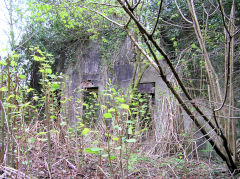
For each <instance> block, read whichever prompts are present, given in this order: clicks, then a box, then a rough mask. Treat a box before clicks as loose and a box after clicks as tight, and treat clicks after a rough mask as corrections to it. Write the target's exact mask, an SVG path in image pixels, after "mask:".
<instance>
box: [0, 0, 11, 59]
mask: <svg viewBox="0 0 240 179" xmlns="http://www.w3.org/2000/svg"><path fill="white" fill-rule="evenodd" d="M8 27H9V25H8V12H7V9H6V6H5V3H4V0H0V55H1V56H4V55H5V54H6V52H3V51H2V49H4V48H7V46H8V33H9V30H8V29H9V28H8Z"/></svg>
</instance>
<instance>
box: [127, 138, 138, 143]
mask: <svg viewBox="0 0 240 179" xmlns="http://www.w3.org/2000/svg"><path fill="white" fill-rule="evenodd" d="M126 141H127V142H128V143H133V142H136V139H127V140H126Z"/></svg>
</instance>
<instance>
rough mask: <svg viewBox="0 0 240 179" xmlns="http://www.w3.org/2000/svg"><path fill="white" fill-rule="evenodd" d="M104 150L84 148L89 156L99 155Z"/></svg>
mask: <svg viewBox="0 0 240 179" xmlns="http://www.w3.org/2000/svg"><path fill="white" fill-rule="evenodd" d="M102 150H104V148H86V149H85V151H86V152H87V153H90V154H99V153H100V151H102Z"/></svg>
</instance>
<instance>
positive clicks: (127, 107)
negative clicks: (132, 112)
mask: <svg viewBox="0 0 240 179" xmlns="http://www.w3.org/2000/svg"><path fill="white" fill-rule="evenodd" d="M121 108H123V109H129V105H127V104H121Z"/></svg>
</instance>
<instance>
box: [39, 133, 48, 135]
mask: <svg viewBox="0 0 240 179" xmlns="http://www.w3.org/2000/svg"><path fill="white" fill-rule="evenodd" d="M44 134H47V132H39V133H37V135H44Z"/></svg>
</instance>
